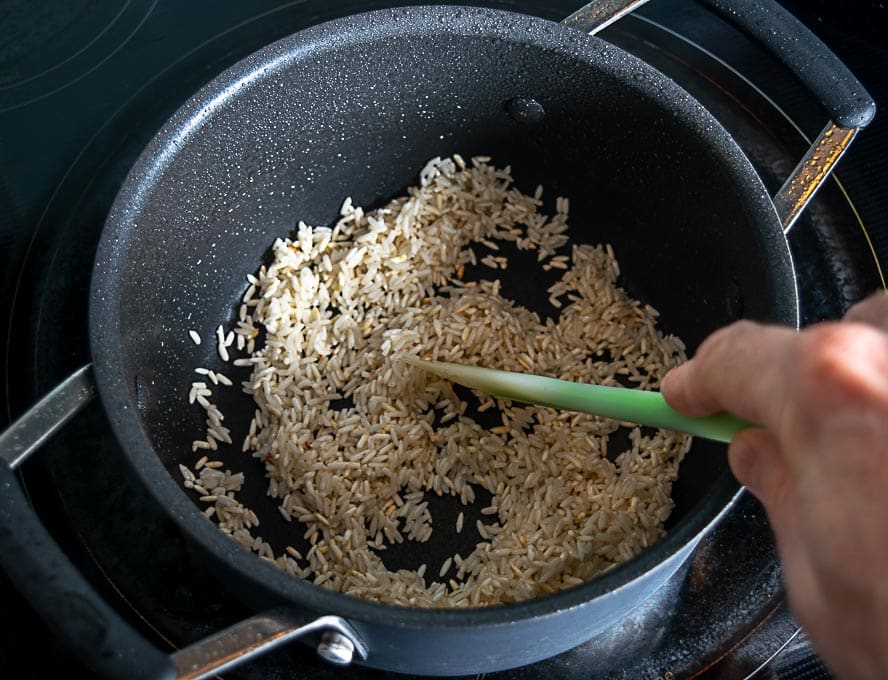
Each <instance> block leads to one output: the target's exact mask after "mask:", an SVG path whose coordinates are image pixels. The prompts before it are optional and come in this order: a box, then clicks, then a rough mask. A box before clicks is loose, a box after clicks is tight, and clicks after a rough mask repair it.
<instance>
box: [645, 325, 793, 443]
mask: <svg viewBox="0 0 888 680" xmlns="http://www.w3.org/2000/svg"><path fill="white" fill-rule="evenodd" d="M797 339H798V333H797V331H795V330H792V329H789V328H782V327H779V326H766V325H762V324H757V323H754V322H751V321H740V322H737V323H734V324H732V325H730V326H727V327H726V328H723V329H721V330H719V331H716V332H715V333H714V334H713V335H711V336H709V337H708V338H707V339H706V340H705V341H704V342H703V344H702V345H700V349H699V350H698V351H697V354H696V355H695V356H694V358H693V359H691V360H690V361H688V362H686V363H685V364H683V365H681V366H679V367H677V368H674V369H672V370H671V371H670V372H669V373H668V374H667V375H666V377H664V378H663V381H662V382H661V386H660V388H661V390H662V392H663V396H664V397H665V398H666V401H667V402H669V405H670V406H672V407H673V408H674V409H676V410H677V411H681V412H682V413H685V414H686V415H689V416H705V415H710V414H712V413H717V412H719V411H727V412H729V413H733V414H734V415H737V416H740V417H741V418H745V419H746V420H749V421H751V422H753V423H758V424H760V425H763V426H765V427H775V426H776V425H777V423H779V420H780V413H781V412H782V410H783V407H784V405H785V404H786V403H787V401H788V399H789V397H790V395H789V394H788V390H789V387H788V385H787V380H786V377H787V376H786V371H787V369H786V367H787V365H788V360H789V359H790V357H791V356H792V351H793V346H794V344H795V342H796V341H797Z"/></svg>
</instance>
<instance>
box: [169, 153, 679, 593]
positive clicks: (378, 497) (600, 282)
mask: <svg viewBox="0 0 888 680" xmlns="http://www.w3.org/2000/svg"><path fill="white" fill-rule="evenodd" d="M488 161H489V159H487V158H475V159H472V163H471V164H467V163H465V162H464V161H463V159H462V158H461V157H459V156H454V157H453V159H452V160H451V159H444V160H442V159H438V158H436V159H433V160H432V161H430V162H429V163H428V165H426V167H425V168H423V170H422V171H421V173H420V184H419V186H416V187H412V188H410V189H409V190H408V193H407V195H406V196H404V197H401V198H398V199H395V200H393V201H392V202H391V203H389V204H388V205H386V206H385V207H384V208H382V209H380V210H377V211H375V212H371V213H365V212H364V210H363V209H361V208H360V207H357V206H354V205H352V202H351V200H350V199H346V201H345V202H344V204H343V206H342V210H341V219H340V220H339V221H338V222H337V223H336V225H335V226H334V227H333V228H332V229H330V228H327V227H314V228H312V227H309V226H307V225H305V224H303V223H300V224H299V227H298V232H297V234H296V236H295V238H292V239H278V240H277V241H275V243H274V246H273V251H274V260H273V262H272V264H271V265H270V266H268V267H262V268H261V269H260V270H259V272H258V274H257V275H252V274H251V275H249V276H248V277H247V279H248V283H249V288H248V289H247V292H246V294H245V295H244V296H243V301H242V302H243V304H242V306H241V308H240V310H239V314H238V321H237V322H236V324H234V333H235V337H237V338H238V344H237V347H238V349H245V350H246V352H247V354H248V356H247V357H246V358H242V359H236V360H235V361H234V365H235V366H245V365H246V366H250V367H251V376H250V378H249V380H247V381H245V382H244V383H243V389H244V391H245V392H247V393H249V394H251V395H252V396H253V399H254V400H255V403H256V408H257V410H256V415H255V417H254V419H253V422H252V423H251V425H250V433H249V435H248V436H247V438H246V441H244V443H243V449H244V450H245V451H248V452H249V453H250V454H251V455H252V456H254V457H255V458H258V459H260V460H261V461H263V463H264V465H265V470H266V475H267V477H268V479H269V488H268V493H269V495H270V496H272V497H273V498H274V499H276V501H277V502H278V504H279V510H280V512H281V515H282V516H283V517H284V518H285V519H287V520H290V521H292V520H296V521H297V522H299V523H300V524H301V525H302V526H301V527H299V528H297V526H295V525H294V527H293V528H294V531H304V532H305V536H306V537H307V538H308V539H309V542H310V544H311V548H310V549H309V550H308V553H307V554H306V555H305V556H303V555H302V554H301V553H299V552H298V551H296V550H295V549H292V548H287V549H286V550H285V551H284V553H283V554H282V555H279V556H275V555H274V554H273V551H272V549H271V547H270V546H269V544H268V543H266V542H265V541H264V540H263V539H262V538H261V537H259V536H258V535H255V527H256V525H257V524H258V519H257V518H256V515H255V513H253V512H252V511H251V510H249V509H248V508H245V507H244V506H243V505H241V504H240V502H239V501H237V499H236V495H237V492H238V491H239V490H240V488H241V485H242V484H243V475H242V474H237V475H235V474H232V473H231V472H230V471H227V470H226V471H222V470H221V469H219V467H218V466H216V465H212V466H211V465H210V463H208V462H207V458H206V456H203V457H202V458H201V459H200V461H199V462H200V465H196V466H195V468H196V469H195V470H194V471H192V470H189V469H188V468H187V467H184V466H183V468H182V474H183V477H184V479H185V483H186V486H187V487H189V488H191V489H193V490H194V492H195V493H198V494H200V495H201V496H202V499H201V500H202V501H203V503H204V504H205V505H206V506H208V510H207V512H208V514H210V515H211V516H212V517H213V520H214V521H216V522H217V523H218V525H219V527H220V528H221V529H222V530H223V531H225V532H226V533H228V534H230V535H231V536H232V537H233V538H234V539H235V540H236V541H238V542H239V543H240V544H241V545H243V546H244V547H246V548H248V549H250V550H253V551H255V552H257V553H258V554H259V555H260V556H262V557H264V558H266V559H269V560H273V561H274V562H275V563H276V564H277V565H278V566H280V567H281V568H282V569H284V570H286V571H287V572H289V573H291V574H293V575H295V576H298V577H300V578H304V579H308V580H311V581H312V582H314V583H316V584H318V585H321V586H322V587H324V588H329V589H332V590H337V591H341V592H345V593H348V594H350V595H354V596H358V597H363V598H367V599H371V600H376V601H380V602H388V603H396V604H405V605H411V606H418V607H462V606H478V605H488V604H496V603H503V602H510V601H518V600H524V599H528V598H532V597H536V596H538V595H541V594H546V593H551V592H554V591H556V590H559V589H562V588H567V587H571V586H574V585H576V584H577V583H580V582H582V581H584V580H587V579H589V578H592V577H594V576H595V575H597V574H600V573H602V572H603V571H605V570H608V569H610V568H612V567H613V566H615V565H617V564H619V563H621V562H623V561H625V560H627V559H629V558H630V557H632V556H634V555H636V554H638V553H639V552H640V551H642V550H644V549H645V548H646V547H648V546H650V545H651V544H652V543H653V542H655V541H656V540H657V539H658V538H660V537H661V536H662V535H663V533H664V529H663V522H664V520H665V519H666V518H667V517H668V516H669V514H670V512H671V510H672V507H673V502H672V500H671V498H670V492H671V486H672V482H673V481H674V480H675V479H676V477H677V474H678V466H679V463H680V462H681V459H682V457H683V456H684V454H685V452H686V451H687V449H688V446H689V443H690V438H689V437H687V436H684V435H679V434H676V433H673V432H669V431H665V430H659V431H657V432H656V434H654V435H652V436H643V434H642V432H641V430H640V429H639V428H634V429H632V432H631V436H630V441H631V448H630V449H629V450H626V451H623V452H621V453H620V454H619V455H618V456H616V458H615V460H613V461H612V460H610V459H608V457H607V453H608V435H609V434H611V433H612V432H614V431H615V430H616V429H617V428H618V427H619V426H620V423H617V422H614V421H611V420H606V419H602V418H596V417H593V416H589V415H583V414H577V413H569V412H559V411H555V410H552V409H547V408H541V407H532V406H527V405H523V404H516V403H511V402H509V401H506V400H501V399H496V400H494V399H492V398H490V397H488V396H487V395H480V394H479V395H478V396H479V398H480V400H481V402H482V406H481V410H485V409H487V408H490V407H492V406H494V405H495V406H497V407H498V408H499V409H500V411H501V414H502V425H501V426H498V427H495V428H492V429H490V430H485V429H483V428H482V427H481V426H479V425H478V424H477V423H476V422H475V421H474V420H472V419H471V418H470V417H468V416H467V415H465V410H466V404H465V403H464V402H462V401H461V400H460V399H459V398H458V397H457V395H456V394H455V393H454V391H453V388H452V385H451V384H449V383H448V382H447V381H445V380H442V379H439V378H436V377H434V376H430V375H426V374H424V373H423V372H421V371H420V370H419V369H416V368H414V367H412V366H411V365H410V364H408V363H407V362H405V361H403V359H404V358H405V357H417V356H419V357H422V358H428V359H433V360H441V361H454V362H462V363H472V364H483V365H485V366H490V367H495V368H501V369H506V370H518V371H532V372H534V373H539V374H543V375H550V376H554V377H559V378H564V379H569V380H575V381H581V382H589V383H597V384H602V385H615V384H619V383H620V382H626V381H628V382H630V383H632V384H634V385H635V386H637V387H639V388H643V389H651V388H655V387H656V386H657V385H658V382H659V379H660V378H661V377H662V376H663V375H664V374H665V372H666V371H667V370H668V369H669V368H671V367H672V366H675V365H677V364H679V363H680V362H681V361H683V360H684V359H685V354H684V345H683V344H682V343H681V341H680V340H678V339H677V338H674V337H672V336H668V335H664V334H662V333H661V332H660V331H659V330H658V329H657V327H656V320H657V312H656V311H655V310H654V309H652V308H651V307H649V306H647V305H643V304H642V303H640V302H638V301H636V300H633V299H631V298H630V297H629V296H628V295H627V294H626V293H625V292H624V291H623V290H622V289H620V288H619V287H618V286H617V284H616V281H617V276H618V274H619V267H618V265H617V263H616V260H615V259H614V254H613V251H612V249H611V248H610V246H602V245H581V244H573V245H570V244H569V243H568V238H567V234H566V232H567V220H568V210H569V203H568V201H567V199H566V198H558V199H557V201H556V213H555V214H554V215H551V216H546V215H544V214H543V213H542V212H541V205H542V202H541V195H542V189H541V188H538V189H537V191H536V193H535V194H534V195H533V196H529V195H525V194H523V193H521V192H520V191H518V190H517V189H516V188H514V187H513V186H512V178H511V176H510V173H509V169H508V168H506V169H496V168H495V167H493V166H491V165H489V164H488ZM503 242H511V243H512V244H514V246H516V247H517V248H518V249H519V250H531V251H535V252H536V254H537V258H538V261H539V263H540V268H541V270H546V271H551V270H558V271H560V272H563V275H562V277H561V279H560V280H559V281H558V282H557V283H555V285H553V286H552V287H551V288H550V289H549V291H548V294H549V298H550V301H551V302H552V304H553V307H554V308H555V309H553V312H554V311H556V310H557V315H558V316H557V320H546V321H541V320H540V318H539V316H538V315H537V314H535V313H534V312H531V311H530V310H528V309H526V308H524V307H522V306H520V305H518V304H515V303H514V302H513V301H511V300H508V299H506V298H504V297H503V296H502V294H501V292H500V284H499V282H498V281H488V280H483V281H479V282H475V283H466V282H463V281H462V280H461V277H462V273H463V271H464V269H465V268H466V267H468V266H472V265H473V264H475V263H476V261H477V260H476V254H475V252H474V251H473V250H472V247H471V246H472V244H476V243H485V244H487V245H488V247H490V249H491V250H497V249H498V245H497V244H501V243H503ZM569 245H570V251H569V254H565V253H566V249H567V247H568V246H569ZM481 263H483V264H485V265H487V266H488V267H492V268H493V269H497V268H498V269H505V268H506V265H507V261H506V258H503V257H501V256H500V255H499V254H497V255H496V256H493V255H488V256H486V257H484V258H483V259H481ZM528 280H530V281H532V280H533V277H532V273H529V276H528ZM259 329H262V330H264V332H265V340H264V344H263V345H262V346H260V347H256V346H255V342H256V339H257V335H258V334H259ZM232 339H233V336H231V335H230V333H229V335H228V336H227V337H226V336H225V335H224V333H223V329H222V328H221V327H220V328H219V329H217V341H218V342H217V346H218V349H219V354H220V357H221V358H222V359H223V360H225V361H227V360H228V358H229V357H228V349H229V348H230V347H231V345H232ZM232 351H234V350H233V349H232ZM214 375H215V376H216V377H217V378H218V382H220V383H223V386H224V385H225V384H227V382H230V381H225V380H223V377H224V376H222V374H219V373H216V374H214ZM213 382H214V383H215V382H217V381H215V380H214V381H213ZM209 396H211V391H210V390H209V389H208V388H207V386H206V385H205V384H204V383H194V384H193V386H192V390H191V393H190V398H191V400H192V401H197V402H198V403H200V404H201V405H203V406H204V408H205V409H206V410H207V413H208V415H209V416H210V418H209V419H208V421H207V422H208V433H207V438H206V440H205V441H203V440H201V441H197V442H195V444H194V447H193V448H194V450H195V451H198V453H200V452H201V451H202V450H204V449H208V448H213V449H215V448H216V445H217V442H222V443H224V442H225V441H226V440H228V441H230V438H229V437H228V430H227V429H226V428H224V427H222V426H221V424H220V421H221V419H222V418H221V414H220V413H218V409H216V407H215V406H214V405H213V404H212V403H210V402H209V401H208V400H207V397H209ZM344 397H345V398H350V399H351V400H352V402H353V404H354V405H353V406H351V407H347V408H344V409H335V408H331V401H332V400H338V399H341V398H344ZM436 414H437V420H436ZM433 423H438V424H437V426H433ZM612 458H613V456H612ZM473 485H477V486H481V487H484V488H485V489H487V491H488V492H490V493H491V494H492V495H493V500H492V501H491V503H490V505H489V507H487V508H485V509H484V510H483V511H482V512H483V513H484V514H485V515H487V519H489V520H495V521H494V523H493V524H483V523H481V522H480V521H478V522H477V529H478V532H479V534H480V535H481V537H482V539H483V540H482V542H480V543H479V544H478V545H477V547H476V548H475V550H474V551H473V552H471V553H470V554H468V555H467V556H466V557H464V558H463V557H461V556H459V555H456V556H455V557H454V559H453V561H452V562H451V559H450V558H448V559H447V560H446V562H445V563H444V565H442V567H441V569H440V572H439V574H438V579H435V578H434V577H433V576H434V575H428V574H427V573H426V566H425V565H422V567H420V568H419V569H418V570H417V571H409V570H403V569H402V570H399V571H397V572H392V571H389V570H388V569H387V568H386V567H385V565H384V564H383V562H382V560H381V559H380V557H379V555H378V554H377V551H378V550H379V549H381V548H383V547H384V546H386V545H388V544H391V543H395V542H398V543H400V542H402V541H404V540H412V541H418V542H423V541H428V540H430V538H431V534H432V517H431V514H430V512H429V510H428V505H427V503H426V501H424V500H423V497H424V495H425V494H428V493H435V494H438V495H441V494H450V495H452V496H455V497H456V498H458V499H459V501H460V502H462V503H463V504H464V505H468V504H470V503H472V502H473V500H474V496H475V492H474V489H473ZM462 525H463V515H462V513H461V514H460V517H459V519H458V521H457V527H456V531H457V532H459V531H461V530H462V528H463V526H462ZM441 531H443V532H449V531H453V529H452V528H450V527H442V529H441ZM432 540H433V539H432ZM448 571H450V572H451V576H452V577H453V578H451V579H450V580H449V581H448V582H446V583H445V582H444V580H443V577H444V575H445V574H446V573H447V572H448ZM454 571H456V575H455V576H453V572H454Z"/></svg>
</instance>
